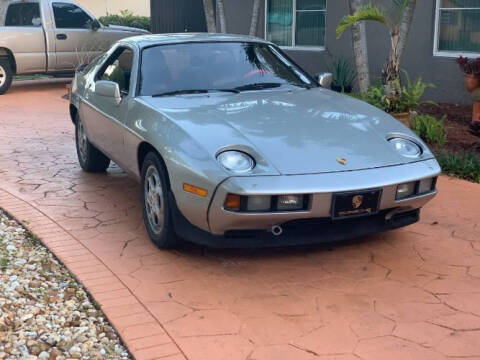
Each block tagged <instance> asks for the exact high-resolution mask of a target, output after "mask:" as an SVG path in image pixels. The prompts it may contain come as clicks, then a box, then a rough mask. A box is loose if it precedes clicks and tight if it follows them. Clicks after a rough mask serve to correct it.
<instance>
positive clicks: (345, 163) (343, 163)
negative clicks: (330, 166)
mask: <svg viewBox="0 0 480 360" xmlns="http://www.w3.org/2000/svg"><path fill="white" fill-rule="evenodd" d="M337 162H338V163H339V164H340V165H347V159H344V158H338V159H337Z"/></svg>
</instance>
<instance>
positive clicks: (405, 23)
mask: <svg viewBox="0 0 480 360" xmlns="http://www.w3.org/2000/svg"><path fill="white" fill-rule="evenodd" d="M416 5H417V1H416V0H410V1H409V3H408V5H407V7H406V8H405V11H404V13H403V16H402V21H401V22H400V24H399V26H398V27H397V28H396V29H394V30H393V31H392V33H391V34H390V35H391V38H392V49H391V50H390V55H389V57H388V61H387V63H386V64H385V66H384V68H383V70H382V82H383V84H384V85H385V86H386V90H387V91H388V93H389V94H390V95H392V96H393V95H395V94H396V93H397V92H398V91H399V89H396V88H395V85H397V87H398V84H395V81H396V80H398V79H399V78H400V62H401V59H402V55H403V51H404V50H405V47H406V45H407V40H408V34H409V32H410V27H411V25H412V20H413V14H414V12H415V6H416Z"/></svg>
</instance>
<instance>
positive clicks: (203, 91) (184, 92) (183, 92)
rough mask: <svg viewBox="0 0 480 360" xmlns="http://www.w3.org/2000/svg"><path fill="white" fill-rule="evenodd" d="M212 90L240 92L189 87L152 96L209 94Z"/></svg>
mask: <svg viewBox="0 0 480 360" xmlns="http://www.w3.org/2000/svg"><path fill="white" fill-rule="evenodd" d="M210 92H231V93H234V94H238V93H239V92H240V91H239V90H237V89H189V90H174V91H166V92H164V93H159V94H155V95H152V97H162V96H175V95H188V94H208V93H210Z"/></svg>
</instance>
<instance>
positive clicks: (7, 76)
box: [0, 58, 13, 95]
mask: <svg viewBox="0 0 480 360" xmlns="http://www.w3.org/2000/svg"><path fill="white" fill-rule="evenodd" d="M12 80H13V71H12V65H10V61H8V59H6V58H0V95H3V94H5V93H6V92H7V91H8V89H10V86H11V85H12Z"/></svg>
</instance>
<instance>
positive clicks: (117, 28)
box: [105, 25, 150, 35]
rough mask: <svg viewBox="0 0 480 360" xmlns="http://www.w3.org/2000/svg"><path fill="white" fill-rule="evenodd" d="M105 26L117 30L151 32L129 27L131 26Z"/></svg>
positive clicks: (139, 32) (137, 32)
mask: <svg viewBox="0 0 480 360" xmlns="http://www.w3.org/2000/svg"><path fill="white" fill-rule="evenodd" d="M105 28H106V29H109V30H115V31H126V32H131V33H136V34H139V35H142V34H150V32H148V31H147V30H143V29H138V28H134V27H129V26H120V25H105Z"/></svg>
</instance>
